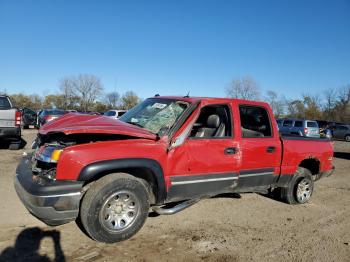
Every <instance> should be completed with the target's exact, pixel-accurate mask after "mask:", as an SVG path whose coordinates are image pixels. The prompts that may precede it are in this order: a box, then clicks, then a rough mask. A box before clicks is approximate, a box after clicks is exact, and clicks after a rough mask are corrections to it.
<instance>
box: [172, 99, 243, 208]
mask: <svg viewBox="0 0 350 262" xmlns="http://www.w3.org/2000/svg"><path fill="white" fill-rule="evenodd" d="M175 150H177V151H176V152H174V153H175V155H174V156H176V157H182V160H183V161H181V163H182V165H177V168H175V169H174V170H173V172H172V174H171V176H170V181H171V187H170V189H169V193H168V198H169V199H171V201H174V200H176V201H177V200H182V199H191V198H195V197H199V196H203V195H216V194H219V193H224V192H232V188H234V187H236V186H237V179H238V172H239V163H240V162H239V159H240V156H239V151H238V142H236V141H235V140H234V139H233V128H232V110H231V105H230V104H215V105H207V106H205V107H203V108H202V109H201V111H200V114H199V116H198V118H197V120H196V122H195V123H194V124H193V127H192V129H191V131H190V135H189V137H188V138H187V139H186V141H185V142H184V144H183V145H182V146H180V147H179V148H177V149H175ZM173 159H174V158H173Z"/></svg>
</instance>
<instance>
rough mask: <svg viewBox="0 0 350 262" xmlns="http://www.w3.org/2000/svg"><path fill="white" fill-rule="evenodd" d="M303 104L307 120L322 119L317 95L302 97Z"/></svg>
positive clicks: (319, 100)
mask: <svg viewBox="0 0 350 262" xmlns="http://www.w3.org/2000/svg"><path fill="white" fill-rule="evenodd" d="M303 103H304V110H305V111H304V113H305V118H308V119H321V117H322V109H321V99H320V97H319V95H317V94H316V95H310V94H304V95H303Z"/></svg>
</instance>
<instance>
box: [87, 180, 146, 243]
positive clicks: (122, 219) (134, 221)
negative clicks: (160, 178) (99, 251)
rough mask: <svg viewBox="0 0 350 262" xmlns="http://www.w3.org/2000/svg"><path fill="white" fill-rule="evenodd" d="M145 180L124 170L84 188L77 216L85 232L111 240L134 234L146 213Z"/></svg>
mask: <svg viewBox="0 0 350 262" xmlns="http://www.w3.org/2000/svg"><path fill="white" fill-rule="evenodd" d="M148 211H149V196H148V192H147V188H146V187H145V181H143V180H141V179H139V178H136V177H133V176H131V175H128V174H124V173H116V174H111V175H107V176H105V177H103V178H101V179H100V180H98V181H97V182H95V183H94V184H93V185H92V186H91V187H90V188H89V190H88V191H87V192H86V194H85V196H84V198H83V200H82V204H81V209H80V220H81V222H82V225H83V227H84V229H85V230H86V232H87V233H88V235H89V236H90V237H91V238H93V239H95V240H97V241H100V242H105V243H114V242H118V241H122V240H126V239H128V238H130V237H132V236H133V235H134V234H136V233H137V232H138V231H139V230H140V229H141V227H142V226H143V224H144V223H145V221H146V218H147V217H148Z"/></svg>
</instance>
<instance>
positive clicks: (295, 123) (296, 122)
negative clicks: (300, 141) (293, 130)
mask: <svg viewBox="0 0 350 262" xmlns="http://www.w3.org/2000/svg"><path fill="white" fill-rule="evenodd" d="M294 127H303V121H295V122H294Z"/></svg>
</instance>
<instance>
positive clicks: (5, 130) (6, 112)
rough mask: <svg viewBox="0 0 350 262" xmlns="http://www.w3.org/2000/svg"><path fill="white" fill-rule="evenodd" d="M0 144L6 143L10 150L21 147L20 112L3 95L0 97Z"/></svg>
mask: <svg viewBox="0 0 350 262" xmlns="http://www.w3.org/2000/svg"><path fill="white" fill-rule="evenodd" d="M0 142H8V143H9V149H11V150H17V149H19V148H20V145H21V112H20V111H19V110H18V109H17V108H14V107H13V106H12V103H11V100H10V98H9V97H8V96H5V95H0Z"/></svg>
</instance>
